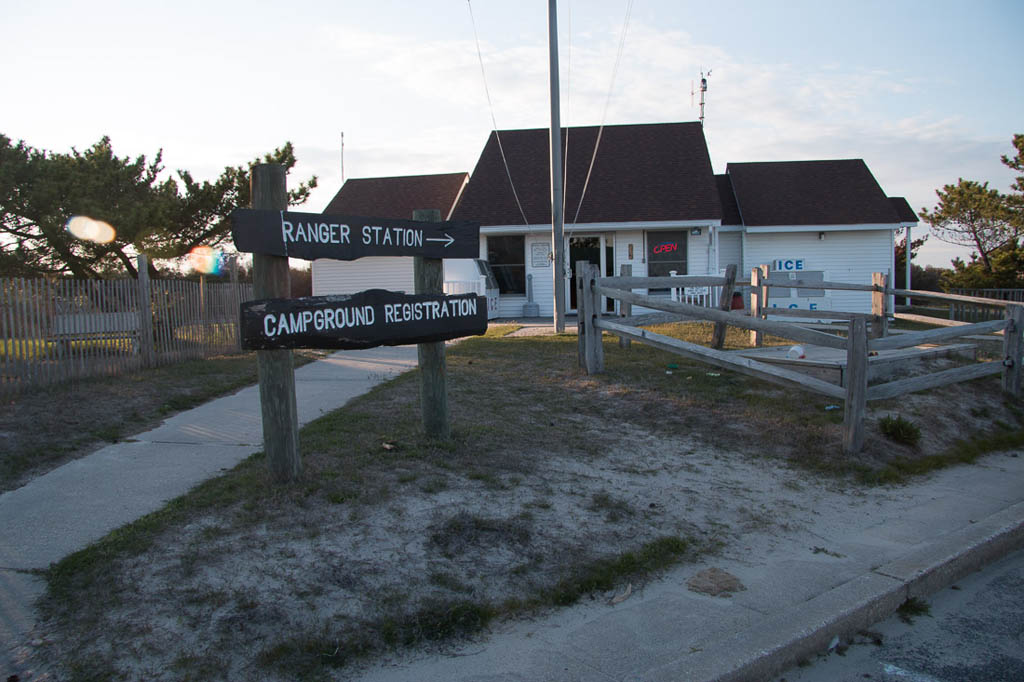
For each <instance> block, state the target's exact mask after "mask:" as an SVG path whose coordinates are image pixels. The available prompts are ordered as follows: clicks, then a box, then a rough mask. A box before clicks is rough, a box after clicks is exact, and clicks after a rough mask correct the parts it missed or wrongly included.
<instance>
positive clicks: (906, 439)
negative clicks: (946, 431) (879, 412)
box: [878, 416, 921, 447]
mask: <svg viewBox="0 0 1024 682" xmlns="http://www.w3.org/2000/svg"><path fill="white" fill-rule="evenodd" d="M878 428H879V429H880V430H881V431H882V435H883V436H885V437H886V438H888V439H889V440H891V441H893V442H895V443H902V444H903V445H909V446H911V447H917V444H918V443H919V442H920V441H921V428H920V427H919V426H918V425H917V424H915V423H914V422H912V421H910V420H909V419H904V418H903V417H893V416H885V417H882V419H881V420H879V422H878Z"/></svg>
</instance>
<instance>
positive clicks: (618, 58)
mask: <svg viewBox="0 0 1024 682" xmlns="http://www.w3.org/2000/svg"><path fill="white" fill-rule="evenodd" d="M632 13H633V0H629V2H628V3H627V4H626V18H625V19H624V20H623V22H622V33H621V34H620V35H619V49H618V52H617V53H616V54H615V65H614V66H613V67H612V80H611V83H609V85H608V96H607V97H606V98H605V101H604V112H603V113H602V114H601V125H600V127H599V128H598V129H597V139H596V140H595V141H594V153H593V154H592V155H591V157H590V167H589V168H588V169H587V179H586V180H584V182H583V192H582V193H581V194H580V202H579V203H578V204H577V205H576V215H574V216H573V218H572V222H573V224H575V223H576V220H577V219H578V218H579V217H580V209H581V208H583V199H584V197H586V196H587V187H588V186H589V185H590V176H591V174H592V173H593V172H594V161H595V160H596V159H597V148H598V147H599V146H600V145H601V135H602V134H603V133H604V124H605V121H606V120H607V118H608V106H609V104H611V101H612V93H613V92H614V90H615V78H616V77H617V76H618V73H619V63H620V62H621V61H622V50H623V48H624V47H625V45H626V33H627V31H628V30H629V19H630V15H631V14H632Z"/></svg>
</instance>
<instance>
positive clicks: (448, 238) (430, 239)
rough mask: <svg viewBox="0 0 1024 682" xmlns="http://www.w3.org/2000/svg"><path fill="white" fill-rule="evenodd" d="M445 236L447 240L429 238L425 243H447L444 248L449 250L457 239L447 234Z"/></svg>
mask: <svg viewBox="0 0 1024 682" xmlns="http://www.w3.org/2000/svg"><path fill="white" fill-rule="evenodd" d="M444 236H445V237H446V239H442V238H440V237H427V238H426V239H424V240H423V241H427V242H445V245H444V248H446V249H447V248H448V247H449V246H451V245H452V242H454V241H455V237H453V236H451V235H450V234H448V233H447V232H445V233H444Z"/></svg>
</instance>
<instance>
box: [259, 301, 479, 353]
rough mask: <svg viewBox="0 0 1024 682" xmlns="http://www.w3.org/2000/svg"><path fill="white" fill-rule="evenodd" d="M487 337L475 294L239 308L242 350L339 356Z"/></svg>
mask: <svg viewBox="0 0 1024 682" xmlns="http://www.w3.org/2000/svg"><path fill="white" fill-rule="evenodd" d="M486 331H487V299H485V298H484V297H483V296H477V295H476V294H460V295H457V296H444V295H441V294H415V295H412V294H403V293H401V292H397V291H386V290H384V289H370V290H369V291H362V292H360V293H358V294H352V295H351V296H308V297H305V298H294V299H287V298H271V299H263V300H260V301H246V302H245V303H242V347H243V348H245V349H247V350H274V349H285V348H337V349H343V350H350V349H357V348H373V347H374V346H398V345H403V344H407V343H428V342H431V341H444V340H447V339H456V338H459V337H461V336H474V335H480V334H483V333H484V332H486Z"/></svg>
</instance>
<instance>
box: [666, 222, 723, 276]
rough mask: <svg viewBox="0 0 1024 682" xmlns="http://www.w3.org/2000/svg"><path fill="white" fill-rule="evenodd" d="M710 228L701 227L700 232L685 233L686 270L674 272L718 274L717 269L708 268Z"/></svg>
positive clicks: (683, 273)
mask: <svg viewBox="0 0 1024 682" xmlns="http://www.w3.org/2000/svg"><path fill="white" fill-rule="evenodd" d="M710 236H711V230H710V229H708V228H706V227H702V228H700V234H699V235H695V234H687V235H686V272H680V273H676V274H679V275H707V274H709V273H710V274H715V275H717V274H718V270H714V271H713V272H712V271H711V270H708V262H709V260H710V259H709V257H708V256H709V254H708V249H709V248H710V246H711V238H710Z"/></svg>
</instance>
